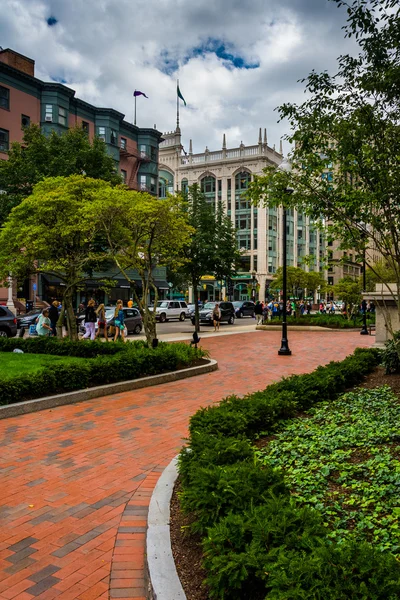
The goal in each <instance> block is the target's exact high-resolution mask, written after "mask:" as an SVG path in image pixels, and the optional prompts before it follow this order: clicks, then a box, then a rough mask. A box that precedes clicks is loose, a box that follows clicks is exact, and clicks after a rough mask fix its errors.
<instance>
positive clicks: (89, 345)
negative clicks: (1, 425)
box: [0, 338, 206, 405]
mask: <svg viewBox="0 0 400 600" xmlns="http://www.w3.org/2000/svg"><path fill="white" fill-rule="evenodd" d="M16 348H18V349H20V350H22V351H23V352H24V354H20V355H19V356H21V357H22V358H21V361H22V360H23V359H24V358H26V359H27V360H28V361H29V360H30V358H29V357H30V356H32V355H35V354H40V355H41V356H42V357H45V356H49V355H51V356H53V357H56V356H59V357H62V359H64V358H67V357H68V358H69V357H76V358H77V359H78V358H80V359H81V360H79V362H78V363H76V362H73V361H70V360H60V361H59V362H54V363H48V364H47V365H46V367H45V369H42V370H41V371H39V372H36V373H30V374H23V373H21V374H16V375H15V376H14V377H10V378H4V377H3V378H2V377H1V376H0V405H5V404H12V403H14V402H21V401H23V400H29V399H32V398H40V397H41V396H48V395H52V394H59V393H63V392H68V391H72V390H77V389H85V388H88V387H93V386H96V385H103V384H107V383H115V382H117V381H126V380H129V379H137V378H139V377H145V376H148V375H157V374H160V373H165V372H167V371H176V370H178V369H181V368H185V367H189V366H192V365H194V364H196V363H197V362H198V361H199V360H200V359H201V358H203V357H204V356H205V355H206V352H205V351H204V350H202V349H201V348H198V349H196V348H193V347H191V346H190V345H188V344H183V343H180V344H179V343H176V344H168V343H163V342H161V343H160V344H159V345H158V347H157V348H149V347H148V346H147V345H146V344H145V343H144V342H142V341H137V342H127V343H126V344H123V343H120V344H119V343H116V344H105V343H102V342H98V341H95V342H89V341H87V342H75V341H70V340H58V339H54V338H42V339H39V338H30V339H29V338H28V339H26V340H24V339H15V338H13V339H8V338H0V353H1V354H2V353H12V352H13V350H14V349H16ZM83 358H84V359H86V360H82V359H83Z"/></svg>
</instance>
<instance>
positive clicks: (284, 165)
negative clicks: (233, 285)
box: [278, 158, 294, 356]
mask: <svg viewBox="0 0 400 600" xmlns="http://www.w3.org/2000/svg"><path fill="white" fill-rule="evenodd" d="M278 169H279V170H280V171H284V172H286V173H290V172H291V170H292V165H291V164H290V162H289V161H288V160H287V158H284V159H283V161H282V162H281V164H280V165H279V166H278ZM293 192H294V189H293V188H291V187H287V188H285V194H287V195H288V196H290V195H291V194H293ZM282 208H283V235H282V252H283V257H282V258H283V260H282V276H283V315H282V340H281V347H280V348H279V350H278V354H279V355H281V356H282V355H283V356H290V354H292V351H291V350H290V349H289V342H288V339H287V321H286V302H287V256H286V237H287V231H286V206H285V204H284V203H283V204H282Z"/></svg>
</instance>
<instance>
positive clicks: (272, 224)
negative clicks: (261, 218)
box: [268, 215, 278, 231]
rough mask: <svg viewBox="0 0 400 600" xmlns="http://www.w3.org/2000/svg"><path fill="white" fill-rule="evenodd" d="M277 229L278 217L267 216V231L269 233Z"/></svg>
mask: <svg viewBox="0 0 400 600" xmlns="http://www.w3.org/2000/svg"><path fill="white" fill-rule="evenodd" d="M277 228H278V217H274V216H273V215H269V217H268V229H269V231H277Z"/></svg>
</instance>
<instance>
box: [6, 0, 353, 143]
mask: <svg viewBox="0 0 400 600" xmlns="http://www.w3.org/2000/svg"><path fill="white" fill-rule="evenodd" d="M1 5H2V6H1V13H0V39H1V43H2V45H3V47H11V48H13V49H14V50H16V51H18V52H20V53H22V54H25V55H27V56H29V57H31V58H33V59H35V61H36V75H37V77H39V78H41V79H45V80H50V79H51V78H54V77H57V78H59V79H65V80H66V81H67V82H68V83H67V85H69V86H70V87H72V88H74V89H75V90H76V92H77V96H79V97H81V98H82V99H84V100H86V101H88V102H91V103H93V104H96V105H98V106H108V107H113V108H116V109H117V110H120V111H121V112H123V113H124V114H125V115H126V119H127V120H128V121H131V120H132V115H133V97H132V93H133V90H134V89H139V90H142V91H143V92H145V93H146V94H147V95H148V96H149V99H148V100H146V99H145V98H139V99H138V125H140V126H144V127H153V125H154V124H157V127H158V129H160V130H161V131H167V130H168V131H169V130H171V129H173V128H174V127H175V122H176V95H175V90H176V79H177V78H179V80H180V87H181V91H182V93H183V95H184V97H185V99H186V101H187V103H188V106H187V107H186V108H185V107H183V106H182V107H181V129H182V134H183V141H184V145H185V147H186V148H187V147H188V145H189V138H192V139H193V145H194V151H199V152H200V151H203V150H204V148H205V146H206V145H207V146H208V147H209V149H210V150H212V149H217V148H220V147H221V144H222V134H223V132H226V134H227V143H228V146H233V145H238V144H239V143H240V141H241V140H243V142H244V143H245V144H253V143H256V142H257V139H258V129H259V127H263V128H264V127H267V129H268V140H269V143H270V144H271V145H273V144H274V143H276V144H277V145H278V144H279V139H280V137H281V136H282V135H284V134H285V133H286V131H285V124H282V123H281V124H278V123H277V119H278V115H277V113H276V112H275V111H274V108H275V107H276V106H277V105H279V104H281V103H283V102H288V101H296V100H300V101H301V99H302V90H303V86H302V85H299V84H297V83H296V82H297V80H298V79H300V78H301V77H304V76H305V75H307V73H308V72H309V71H310V70H311V69H313V68H315V69H316V70H323V69H325V68H332V69H334V63H335V60H334V59H335V58H336V56H337V55H339V54H340V53H342V52H343V51H344V50H345V47H346V44H347V46H348V45H349V42H346V44H345V42H344V40H343V33H342V31H341V30H340V27H341V24H342V23H343V22H344V19H345V13H344V12H343V11H340V10H338V9H337V8H336V6H335V5H334V3H332V2H329V1H328V0H229V1H228V0H213V2H209V0H197V2H196V3H190V2H187V0H85V1H84V2H82V1H80V0H69V1H68V2H66V1H65V0H1ZM51 16H52V17H54V18H55V19H57V21H58V22H57V24H56V25H54V26H52V27H49V26H48V25H47V19H48V18H49V17H51ZM222 45H223V46H224V48H225V58H224V55H223V53H222V52H219V55H220V57H218V56H217V55H216V54H215V53H214V52H206V53H201V51H200V49H201V48H203V49H204V48H205V47H208V48H211V47H213V48H214V49H216V48H218V46H222ZM227 54H231V55H232V56H233V57H236V59H237V60H239V59H242V60H243V61H244V62H245V63H247V64H258V65H259V66H258V67H257V68H253V69H245V68H241V69H239V68H235V67H234V65H233V63H232V61H230V60H228V58H227ZM168 61H169V62H168ZM174 67H177V68H176V70H174Z"/></svg>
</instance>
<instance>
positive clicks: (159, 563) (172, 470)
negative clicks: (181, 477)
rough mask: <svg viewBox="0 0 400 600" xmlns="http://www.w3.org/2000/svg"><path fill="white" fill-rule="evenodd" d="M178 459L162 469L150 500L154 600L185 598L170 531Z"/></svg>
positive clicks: (149, 546)
mask: <svg viewBox="0 0 400 600" xmlns="http://www.w3.org/2000/svg"><path fill="white" fill-rule="evenodd" d="M177 463H178V457H177V456H176V457H175V458H173V459H172V460H171V462H170V463H169V465H168V467H167V468H166V469H164V471H163V472H162V475H161V477H160V479H159V480H158V482H157V485H156V487H155V488H154V491H153V494H152V496H151V500H150V506H149V514H148V521H147V536H146V554H147V567H148V572H149V579H150V586H151V591H152V597H153V600H186V595H185V592H184V591H183V588H182V585H181V582H180V580H179V577H178V573H177V572H176V567H175V561H174V557H173V556H172V548H171V537H170V531H169V521H170V502H171V496H172V491H173V489H174V484H175V481H176V478H177V477H178V469H177Z"/></svg>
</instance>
